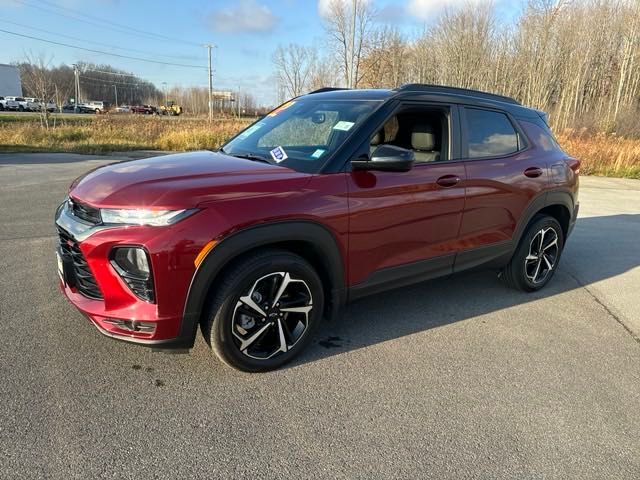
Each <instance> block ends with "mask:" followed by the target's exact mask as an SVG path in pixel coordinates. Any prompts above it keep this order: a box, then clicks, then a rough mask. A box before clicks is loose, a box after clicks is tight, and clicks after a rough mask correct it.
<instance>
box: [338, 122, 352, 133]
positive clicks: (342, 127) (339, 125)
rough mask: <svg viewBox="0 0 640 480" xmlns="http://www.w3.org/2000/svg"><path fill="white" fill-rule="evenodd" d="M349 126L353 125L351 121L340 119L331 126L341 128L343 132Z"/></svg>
mask: <svg viewBox="0 0 640 480" xmlns="http://www.w3.org/2000/svg"><path fill="white" fill-rule="evenodd" d="M351 127H353V122H345V121H344V120H343V121H340V122H338V123H336V124H335V125H334V126H333V129H334V130H342V131H343V132H348V131H349V129H350V128H351Z"/></svg>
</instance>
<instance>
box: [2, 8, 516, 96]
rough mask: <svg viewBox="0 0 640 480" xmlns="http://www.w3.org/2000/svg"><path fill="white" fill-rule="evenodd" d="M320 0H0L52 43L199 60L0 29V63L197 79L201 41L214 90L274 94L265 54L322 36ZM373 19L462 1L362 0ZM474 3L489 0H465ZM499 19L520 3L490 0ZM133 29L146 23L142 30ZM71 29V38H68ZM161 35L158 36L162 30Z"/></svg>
mask: <svg viewBox="0 0 640 480" xmlns="http://www.w3.org/2000/svg"><path fill="white" fill-rule="evenodd" d="M328 1H329V0H235V1H221V0H219V1H211V0H209V1H206V0H182V1H180V2H176V1H168V0H155V1H154V0H135V1H133V0H129V1H127V0H0V11H2V21H0V29H3V30H8V31H11V32H16V33H19V34H22V35H27V36H32V37H39V38H42V39H46V40H51V41H55V42H59V43H65V44H69V45H75V46H80V47H85V48H88V49H94V50H100V51H103V52H109V53H117V54H120V55H127V56H132V57H141V58H145V59H150V60H157V61H160V62H167V63H180V64H186V65H196V66H202V67H203V68H190V67H179V66H171V65H160V64H153V63H148V62H143V61H140V60H131V59H125V58H118V57H113V56H109V55H104V54H99V53H94V52H87V51H82V50H77V49H74V48H70V47H66V46H61V45H52V44H48V43H43V42H40V41H37V40H34V39H29V38H24V37H18V36H14V35H10V34H8V33H4V32H0V63H11V62H14V61H20V60H22V59H24V57H25V54H26V53H28V54H31V55H33V56H40V55H44V56H45V57H46V58H47V59H50V60H51V61H52V63H53V64H60V63H67V64H71V63H74V62H77V61H86V62H94V63H103V64H110V65H112V66H113V67H116V68H120V69H123V70H127V71H130V72H132V73H135V74H137V75H139V76H140V77H142V78H145V79H147V80H149V81H152V82H154V83H155V84H156V85H157V86H158V87H159V88H161V86H162V82H166V83H167V85H169V86H172V85H182V86H206V85H207V71H206V68H204V67H206V65H207V56H206V49H205V48H204V47H203V46H202V45H204V44H206V43H211V44H215V45H216V46H217V47H216V48H215V49H214V54H213V59H214V60H213V61H214V80H213V82H214V89H219V90H237V89H238V88H240V89H242V90H246V91H251V92H253V93H254V94H255V95H256V97H257V98H258V101H259V102H260V103H262V104H270V103H273V102H274V101H275V94H276V88H275V81H274V77H273V67H272V64H271V55H272V53H273V51H274V50H275V48H276V47H277V46H278V45H279V44H288V43H292V42H293V43H301V44H305V45H311V44H314V43H315V44H318V45H320V46H322V45H323V40H322V36H323V29H322V16H321V15H322V11H323V8H325V4H326V3H328ZM369 1H371V2H373V3H374V5H375V7H376V8H377V9H378V10H379V11H380V15H379V17H380V21H384V22H385V23H389V24H392V25H395V26H397V27H398V28H399V29H401V30H402V31H404V32H406V33H407V34H408V35H412V34H415V33H416V32H418V31H419V30H420V29H421V27H422V26H423V25H424V24H425V22H427V23H428V22H431V21H433V20H434V19H435V18H437V16H438V14H439V13H441V11H442V9H443V8H444V6H446V5H449V6H455V5H458V4H461V3H464V2H465V1H466V0H369ZM472 1H474V2H483V1H489V0H472ZM493 3H494V4H497V6H498V11H499V13H500V15H501V16H502V19H503V21H505V22H509V21H512V20H513V18H514V17H515V15H517V12H518V11H519V9H520V8H521V4H522V2H521V1H520V0H518V1H508V0H494V2H493ZM142 32H154V33H155V35H147V34H144V33H142ZM71 37H72V38H71ZM165 37H167V38H165Z"/></svg>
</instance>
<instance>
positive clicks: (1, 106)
mask: <svg viewBox="0 0 640 480" xmlns="http://www.w3.org/2000/svg"><path fill="white" fill-rule="evenodd" d="M0 112H4V105H2V104H1V103H0Z"/></svg>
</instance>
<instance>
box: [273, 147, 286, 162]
mask: <svg viewBox="0 0 640 480" xmlns="http://www.w3.org/2000/svg"><path fill="white" fill-rule="evenodd" d="M269 153H270V154H271V158H273V159H274V160H275V161H276V163H280V162H282V161H283V160H286V159H287V158H289V157H288V156H287V152H285V151H284V148H282V147H276V148H274V149H273V150H271V151H270V152H269Z"/></svg>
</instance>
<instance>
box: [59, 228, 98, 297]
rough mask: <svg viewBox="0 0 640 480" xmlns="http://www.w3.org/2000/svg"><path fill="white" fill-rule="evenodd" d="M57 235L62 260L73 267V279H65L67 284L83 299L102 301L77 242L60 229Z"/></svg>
mask: <svg viewBox="0 0 640 480" xmlns="http://www.w3.org/2000/svg"><path fill="white" fill-rule="evenodd" d="M58 235H59V236H60V249H61V253H62V256H63V260H71V264H72V265H73V272H72V273H73V278H69V279H66V280H67V282H68V283H69V284H70V285H71V286H74V287H76V288H77V289H78V291H79V292H80V293H81V294H82V295H84V296H85V297H88V298H93V299H95V300H102V298H103V297H102V293H101V292H100V289H99V288H98V284H97V283H96V279H95V277H94V276H93V273H91V269H90V268H89V264H88V263H87V260H86V259H85V258H84V255H83V254H82V251H81V250H80V246H79V245H78V242H76V241H75V240H74V238H73V237H72V236H71V235H69V234H68V233H67V232H66V231H64V230H63V229H62V228H60V227H58Z"/></svg>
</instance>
